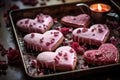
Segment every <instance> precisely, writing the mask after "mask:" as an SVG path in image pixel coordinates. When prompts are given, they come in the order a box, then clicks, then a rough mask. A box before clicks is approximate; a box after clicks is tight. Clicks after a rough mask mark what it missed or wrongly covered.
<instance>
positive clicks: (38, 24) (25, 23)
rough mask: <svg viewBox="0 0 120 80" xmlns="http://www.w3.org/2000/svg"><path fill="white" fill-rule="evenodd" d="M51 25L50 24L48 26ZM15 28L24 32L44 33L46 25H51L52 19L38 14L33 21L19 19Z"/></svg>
mask: <svg viewBox="0 0 120 80" xmlns="http://www.w3.org/2000/svg"><path fill="white" fill-rule="evenodd" d="M50 23H51V24H50ZM16 25H17V27H18V28H19V29H20V30H21V31H24V32H39V33H44V32H45V31H46V29H48V28H49V27H48V25H49V26H50V27H51V26H52V25H53V19H52V17H51V16H49V15H44V14H39V15H37V17H36V18H35V19H29V18H25V19H21V20H19V21H18V22H17V24H16Z"/></svg>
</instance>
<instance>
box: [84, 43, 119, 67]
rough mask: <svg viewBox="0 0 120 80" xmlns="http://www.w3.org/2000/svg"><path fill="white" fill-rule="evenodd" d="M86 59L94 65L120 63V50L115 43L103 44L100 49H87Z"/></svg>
mask: <svg viewBox="0 0 120 80" xmlns="http://www.w3.org/2000/svg"><path fill="white" fill-rule="evenodd" d="M84 60H85V61H86V62H87V63H89V64H92V65H104V64H112V63H118V62H119V51H118V49H117V48H116V47H115V46H114V45H113V44H110V43H106V44H102V45H101V46H100V47H99V49H98V50H88V51H86V52H85V53H84Z"/></svg>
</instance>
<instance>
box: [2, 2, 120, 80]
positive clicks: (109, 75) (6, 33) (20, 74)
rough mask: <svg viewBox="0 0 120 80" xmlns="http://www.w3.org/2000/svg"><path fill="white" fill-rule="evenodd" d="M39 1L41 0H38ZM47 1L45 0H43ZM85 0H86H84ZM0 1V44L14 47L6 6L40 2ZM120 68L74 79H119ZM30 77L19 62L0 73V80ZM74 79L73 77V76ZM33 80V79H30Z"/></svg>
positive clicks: (24, 79)
mask: <svg viewBox="0 0 120 80" xmlns="http://www.w3.org/2000/svg"><path fill="white" fill-rule="evenodd" d="M38 1H39V3H40V2H41V1H43V0H38ZM44 1H47V0H44ZM76 1H80V0H66V2H67V3H69V2H76ZM84 1H87V0H84ZM0 2H3V3H4V4H5V5H4V6H3V7H1V8H0V44H2V45H4V47H5V48H6V49H8V48H9V47H12V48H16V47H15V46H16V45H15V43H14V39H13V36H12V35H11V31H10V30H11V29H10V28H9V27H6V23H5V20H4V17H3V16H4V13H5V12H6V11H7V10H8V8H9V7H10V6H11V5H13V4H16V5H18V6H19V7H20V9H23V8H29V7H38V6H40V4H39V3H38V4H37V5H36V6H24V5H23V4H22V3H21V1H20V0H13V1H12V0H2V1H0ZM62 3H63V2H62V1H61V0H49V1H47V5H54V4H62ZM5 59H7V58H6V56H5V57H4V58H3V57H1V56H0V60H5ZM119 74H120V70H119V69H118V68H115V69H114V70H111V71H110V72H104V73H100V74H93V75H85V76H83V77H79V78H75V79H81V80H120V77H119ZM30 79H31V78H30V77H28V76H27V75H26V74H25V71H24V67H23V65H22V64H21V63H19V64H12V65H11V64H9V65H8V69H7V70H6V74H0V80H30ZM73 79H74V78H73ZM32 80H33V79H32Z"/></svg>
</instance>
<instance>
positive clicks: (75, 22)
mask: <svg viewBox="0 0 120 80" xmlns="http://www.w3.org/2000/svg"><path fill="white" fill-rule="evenodd" d="M61 23H62V24H64V25H66V26H69V27H73V28H78V27H87V26H88V25H89V24H90V16H89V15H87V14H80V15H77V16H64V17H63V18H62V19H61Z"/></svg>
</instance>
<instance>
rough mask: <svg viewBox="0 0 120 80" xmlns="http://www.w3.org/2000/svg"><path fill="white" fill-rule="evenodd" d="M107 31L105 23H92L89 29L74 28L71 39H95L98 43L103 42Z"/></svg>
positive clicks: (81, 40)
mask: <svg viewBox="0 0 120 80" xmlns="http://www.w3.org/2000/svg"><path fill="white" fill-rule="evenodd" d="M108 33H109V29H108V28H107V26H106V25H102V24H95V25H92V26H91V27H90V28H89V29H87V28H77V29H75V30H74V31H73V32H72V34H73V39H74V40H75V41H78V42H85V41H84V40H85V39H87V40H88V41H89V44H90V43H91V42H90V41H92V40H95V41H98V42H100V43H103V42H104V39H105V37H106V35H107V34H108Z"/></svg>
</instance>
